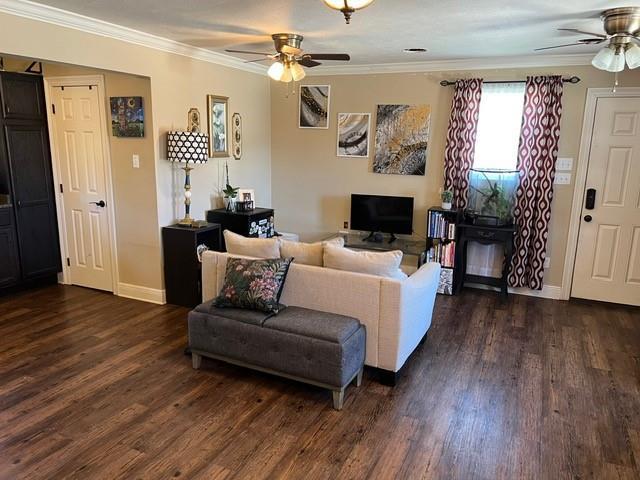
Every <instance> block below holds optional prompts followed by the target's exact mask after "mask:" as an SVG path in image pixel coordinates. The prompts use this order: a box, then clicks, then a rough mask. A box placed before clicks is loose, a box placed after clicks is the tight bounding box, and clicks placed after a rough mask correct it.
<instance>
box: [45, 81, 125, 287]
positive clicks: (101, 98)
mask: <svg viewBox="0 0 640 480" xmlns="http://www.w3.org/2000/svg"><path fill="white" fill-rule="evenodd" d="M44 84H45V89H44V90H45V91H44V95H45V100H46V102H47V123H48V126H49V142H50V144H51V163H52V164H53V181H54V182H55V192H56V214H57V216H58V231H59V235H60V255H61V256H62V259H63V260H62V279H61V283H64V284H70V283H71V272H70V268H69V267H68V266H67V262H66V259H67V258H68V257H69V253H68V252H69V247H68V244H67V228H66V223H65V216H64V208H65V207H64V194H61V193H60V184H61V183H62V182H61V181H60V179H61V178H62V174H61V171H60V159H59V158H58V156H57V150H56V144H55V138H56V136H55V134H54V122H53V118H52V116H53V112H52V111H51V98H52V91H51V89H52V88H54V87H63V86H65V87H66V86H79V85H95V86H96V88H97V89H98V102H99V103H100V106H101V108H99V109H98V110H99V114H100V123H101V125H102V128H101V129H100V132H101V135H100V137H101V140H102V152H103V155H104V164H105V172H104V174H105V180H106V183H107V185H106V187H107V198H106V200H107V207H106V208H107V212H108V215H109V241H110V243H111V271H112V272H113V282H112V291H113V294H114V295H118V278H120V277H119V275H118V252H117V243H116V221H115V208H114V203H113V199H114V195H113V178H112V176H111V150H110V148H109V138H108V129H107V118H109V117H108V116H107V112H106V108H107V107H106V106H107V103H106V98H105V93H104V92H105V88H104V77H103V76H102V75H78V76H70V77H45V79H44Z"/></svg>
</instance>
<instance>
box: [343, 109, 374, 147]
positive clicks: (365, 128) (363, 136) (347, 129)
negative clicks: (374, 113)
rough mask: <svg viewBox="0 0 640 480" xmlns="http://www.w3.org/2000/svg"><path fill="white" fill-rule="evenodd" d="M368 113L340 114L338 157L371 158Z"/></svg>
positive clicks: (369, 116)
mask: <svg viewBox="0 0 640 480" xmlns="http://www.w3.org/2000/svg"><path fill="white" fill-rule="evenodd" d="M370 119H371V115H369V114H368V113H339V114H338V156H339V157H368V156H369V122H370Z"/></svg>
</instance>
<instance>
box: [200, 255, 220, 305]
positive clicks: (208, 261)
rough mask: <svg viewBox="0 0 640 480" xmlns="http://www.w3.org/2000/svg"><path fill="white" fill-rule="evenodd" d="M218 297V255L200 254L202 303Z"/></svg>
mask: <svg viewBox="0 0 640 480" xmlns="http://www.w3.org/2000/svg"><path fill="white" fill-rule="evenodd" d="M217 295H218V254H217V253H216V252H212V251H208V252H204V253H203V254H202V301H203V302H206V301H207V300H211V299H212V298H214V297H216V296H217Z"/></svg>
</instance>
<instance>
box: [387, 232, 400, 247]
mask: <svg viewBox="0 0 640 480" xmlns="http://www.w3.org/2000/svg"><path fill="white" fill-rule="evenodd" d="M397 239H398V237H396V236H395V235H394V234H393V233H392V234H390V235H389V242H387V243H389V245H391V244H392V243H393V242H395V241H396V240H397Z"/></svg>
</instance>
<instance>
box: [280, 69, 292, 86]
mask: <svg viewBox="0 0 640 480" xmlns="http://www.w3.org/2000/svg"><path fill="white" fill-rule="evenodd" d="M291 80H293V77H292V75H291V68H290V67H289V65H285V66H284V71H283V72H282V76H281V77H280V81H281V82H284V83H289V82H290V81H291Z"/></svg>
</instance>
